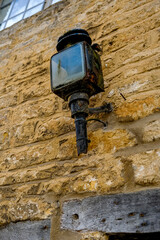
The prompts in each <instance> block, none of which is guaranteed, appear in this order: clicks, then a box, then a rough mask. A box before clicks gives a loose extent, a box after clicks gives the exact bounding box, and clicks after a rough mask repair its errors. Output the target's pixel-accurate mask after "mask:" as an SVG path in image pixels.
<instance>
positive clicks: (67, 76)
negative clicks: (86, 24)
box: [51, 43, 86, 88]
mask: <svg viewBox="0 0 160 240" xmlns="http://www.w3.org/2000/svg"><path fill="white" fill-rule="evenodd" d="M84 59H85V58H84V50H83V45H82V44H81V43H79V44H76V45H74V46H72V47H70V48H67V49H65V50H63V51H62V52H60V53H58V54H56V55H53V56H52V58H51V72H52V76H51V79H52V86H53V88H56V87H61V86H62V85H65V84H67V85H68V84H70V83H72V82H75V81H78V80H81V79H83V78H84V77H85V75H86V72H85V60H84Z"/></svg>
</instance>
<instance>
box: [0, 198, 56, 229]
mask: <svg viewBox="0 0 160 240" xmlns="http://www.w3.org/2000/svg"><path fill="white" fill-rule="evenodd" d="M17 197H18V196H17ZM11 199H12V201H11ZM0 208H1V216H0V223H1V225H6V224H7V223H10V222H17V221H25V220H28V219H30V220H31V221H34V220H37V219H47V218H48V217H50V216H51V215H52V214H53V212H54V206H53V204H51V203H47V201H45V200H43V199H42V198H40V197H39V198H38V197H33V196H31V197H30V198H29V199H28V198H24V196H23V198H22V199H19V200H18V199H17V200H16V196H14V198H10V199H9V198H8V199H6V200H2V201H1V202H0Z"/></svg>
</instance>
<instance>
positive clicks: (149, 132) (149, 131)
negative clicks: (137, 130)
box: [143, 120, 160, 142]
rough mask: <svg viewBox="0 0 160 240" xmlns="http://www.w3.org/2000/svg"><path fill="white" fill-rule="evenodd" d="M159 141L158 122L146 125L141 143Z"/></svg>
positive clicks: (159, 127) (159, 124) (159, 128)
mask: <svg viewBox="0 0 160 240" xmlns="http://www.w3.org/2000/svg"><path fill="white" fill-rule="evenodd" d="M157 139H160V121H159V120H155V121H152V122H149V123H148V124H146V126H145V127H144V129H143V141H144V142H150V141H155V140H157Z"/></svg>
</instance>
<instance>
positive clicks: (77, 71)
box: [50, 29, 104, 155]
mask: <svg viewBox="0 0 160 240" xmlns="http://www.w3.org/2000/svg"><path fill="white" fill-rule="evenodd" d="M98 46H99V45H98V44H93V45H92V40H91V38H90V36H89V34H88V32H87V31H85V30H83V29H73V30H71V31H68V32H67V33H65V34H64V35H63V36H61V37H60V38H59V39H58V44H57V52H58V53H56V54H54V55H53V56H52V57H51V61H50V68H51V71H50V74H51V89H52V91H53V92H54V93H55V94H56V95H58V96H59V97H61V98H62V99H64V100H65V101H67V100H68V99H69V106H70V109H71V116H72V117H73V118H74V119H75V126H76V139H77V150H78V155H79V154H81V153H86V152H87V147H88V139H87V128H86V117H87V116H88V113H89V108H88V104H89V98H90V97H91V96H92V95H94V94H97V93H99V92H102V91H104V81H103V74H102V68H101V61H100V57H99V54H98V50H99V48H98Z"/></svg>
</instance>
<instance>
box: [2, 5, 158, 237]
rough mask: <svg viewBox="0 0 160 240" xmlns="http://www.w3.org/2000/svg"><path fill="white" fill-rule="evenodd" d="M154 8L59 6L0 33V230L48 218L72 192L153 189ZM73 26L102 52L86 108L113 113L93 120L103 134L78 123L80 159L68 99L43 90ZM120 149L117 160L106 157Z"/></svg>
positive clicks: (155, 166)
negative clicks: (84, 131)
mask: <svg viewBox="0 0 160 240" xmlns="http://www.w3.org/2000/svg"><path fill="white" fill-rule="evenodd" d="M159 11H160V3H159V0H139V1H138V0H136V1H128V0H101V1H98V0H88V1H84V0H76V1H75V0H70V1H68V0H62V1H60V2H58V3H57V4H56V5H52V6H51V7H50V8H48V9H45V10H44V11H42V12H39V13H37V14H36V15H34V16H32V17H30V18H28V19H25V20H23V21H21V22H19V23H17V24H15V25H13V26H12V27H10V28H8V29H5V30H3V31H1V32H0V63H1V68H0V200H1V202H0V204H1V209H2V216H1V218H0V225H1V224H6V223H9V222H11V221H20V220H21V221H23V220H29V219H32V220H35V219H44V218H48V217H49V216H50V215H51V214H53V212H54V209H55V208H56V209H57V208H58V206H59V205H58V204H59V203H58V202H59V201H61V199H62V198H66V199H67V198H68V197H70V196H73V195H74V197H75V198H79V197H82V196H88V195H96V194H99V195H100V194H105V193H107V194H108V193H109V192H115V191H116V192H120V191H122V190H123V191H128V190H127V189H128V187H132V190H133V191H136V189H137V187H141V186H143V187H145V186H146V187H147V188H152V187H155V186H156V187H159V186H160V178H159V150H158V148H157V146H158V143H159V138H160V137H159V125H160V123H159V119H158V116H159V115H158V112H159V110H160V90H159V89H160V84H159V82H160V60H159V59H160V55H159V52H160V47H159V41H160V31H159V26H160V20H159V19H160V18H159ZM73 28H84V29H86V30H87V31H88V32H89V34H90V36H91V38H92V40H93V43H95V42H97V43H99V44H100V46H101V48H102V50H103V52H102V54H101V59H102V68H103V75H104V80H105V81H104V85H105V92H104V93H101V94H98V95H96V96H93V97H92V98H91V99H90V106H91V107H95V106H96V107H97V106H100V105H102V104H104V103H106V102H111V103H112V105H113V108H114V111H113V112H112V113H111V114H109V115H108V114H96V115H95V116H94V117H95V118H99V119H103V120H104V121H105V122H107V121H108V128H106V129H102V128H101V125H100V124H99V123H97V122H91V123H89V124H88V138H89V139H90V140H91V143H89V147H88V153H87V154H86V155H81V156H77V150H76V137H75V127H74V121H73V119H71V118H70V110H69V107H68V103H67V102H64V101H63V100H62V99H60V98H58V97H57V96H55V95H54V94H52V92H51V89H50V71H49V61H50V57H51V56H52V55H53V54H54V53H56V44H57V39H58V37H59V36H60V35H62V34H63V33H64V32H66V31H67V30H70V29H73ZM121 94H123V96H124V98H125V99H126V100H125V99H124V98H123V97H122V95H121ZM156 114H157V115H156ZM89 118H90V116H89ZM137 120H138V121H137ZM154 144H156V146H155V145H154ZM155 148H157V150H153V149H155ZM137 149H138V152H137ZM120 151H123V153H126V155H125V154H124V155H125V156H127V157H123V156H121V154H119V155H117V156H118V157H117V158H115V156H116V154H117V153H118V152H120ZM122 155H123V154H122ZM30 201H31V202H30ZM20 209H21V210H20ZM85 234H86V235H85ZM85 234H84V236H83V237H82V239H96V240H97V239H98V240H100V239H101V240H104V239H105V237H106V236H103V234H100V233H85ZM73 236H75V234H68V235H67V236H65V233H64V235H63V238H61V237H62V235H61V234H59V236H58V235H56V238H57V239H54V236H52V238H53V239H52V240H59V239H65V240H66V239H67V240H68V239H73V238H74V237H73ZM58 238H59V239H58ZM75 238H76V237H75ZM77 240H80V235H78V237H77Z"/></svg>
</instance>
